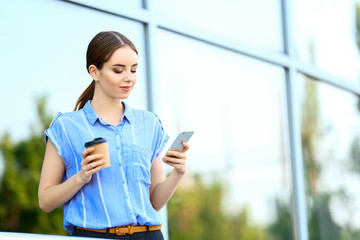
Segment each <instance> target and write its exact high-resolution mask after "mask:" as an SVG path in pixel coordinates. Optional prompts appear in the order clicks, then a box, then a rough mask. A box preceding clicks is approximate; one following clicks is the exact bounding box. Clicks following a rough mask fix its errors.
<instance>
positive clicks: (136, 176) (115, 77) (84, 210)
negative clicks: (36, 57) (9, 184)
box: [38, 31, 189, 239]
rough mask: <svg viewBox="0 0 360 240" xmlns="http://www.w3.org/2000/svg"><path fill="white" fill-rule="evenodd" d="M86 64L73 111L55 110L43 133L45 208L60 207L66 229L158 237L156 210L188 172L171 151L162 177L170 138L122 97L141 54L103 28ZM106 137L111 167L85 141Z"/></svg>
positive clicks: (129, 87) (89, 234) (77, 233)
mask: <svg viewBox="0 0 360 240" xmlns="http://www.w3.org/2000/svg"><path fill="white" fill-rule="evenodd" d="M86 57H87V66H86V67H87V70H88V72H89V74H90V75H91V77H92V79H93V81H92V83H91V84H90V86H89V87H88V88H87V89H86V90H85V91H84V93H83V94H82V95H81V96H80V97H79V99H78V101H77V103H76V106H75V111H74V112H69V113H63V114H62V113H59V114H58V115H57V116H56V117H55V118H54V120H53V122H52V123H51V124H50V127H49V128H48V129H47V130H46V131H45V140H46V144H47V145H46V152H45V157H44V163H43V168H42V173H41V179H40V184H39V193H38V195H39V205H40V208H41V209H43V210H44V211H45V212H50V211H52V210H53V209H54V208H57V207H59V206H61V205H64V227H65V229H66V230H67V231H68V232H69V233H70V234H71V235H74V236H86V237H102V238H112V239H114V238H118V239H163V236H162V234H161V231H160V228H161V219H160V217H159V215H158V211H159V210H160V209H161V208H162V207H163V206H164V205H165V204H166V203H167V202H168V200H169V199H170V198H171V196H172V195H173V193H174V192H175V189H176V187H177V185H178V183H179V181H180V179H181V178H182V176H183V175H184V173H185V162H186V155H185V152H186V151H187V150H188V149H189V146H188V144H187V143H183V145H184V150H183V151H182V152H179V151H169V152H167V153H166V155H165V157H164V162H165V163H166V164H168V165H170V166H172V167H173V170H172V172H171V173H170V175H169V176H168V177H167V178H166V179H165V175H164V168H163V160H162V157H161V154H160V153H161V151H162V150H163V148H164V146H165V144H166V143H167V141H168V136H167V134H166V133H165V132H164V130H163V128H162V125H161V122H160V120H159V119H158V117H157V116H156V115H155V114H153V113H150V112H148V111H144V110H136V109H133V108H131V107H130V106H129V105H128V104H126V103H124V102H122V100H123V99H126V98H128V97H129V95H130V93H131V91H132V90H133V88H134V86H135V84H136V79H137V75H136V68H137V66H138V53H137V50H136V48H135V46H134V44H133V43H132V42H131V41H130V40H129V39H127V38H126V37H125V36H124V35H122V34H120V33H118V32H113V31H109V32H100V33H99V34H97V35H96V36H95V37H94V38H93V39H92V40H91V42H90V43H89V46H88V49H87V54H86ZM98 137H103V138H105V139H106V140H107V141H108V145H109V153H110V162H111V166H110V167H107V168H102V165H103V164H104V162H105V161H104V159H103V154H91V153H92V152H93V151H94V148H92V147H90V148H87V149H85V147H84V143H85V142H88V141H91V140H93V139H94V138H98Z"/></svg>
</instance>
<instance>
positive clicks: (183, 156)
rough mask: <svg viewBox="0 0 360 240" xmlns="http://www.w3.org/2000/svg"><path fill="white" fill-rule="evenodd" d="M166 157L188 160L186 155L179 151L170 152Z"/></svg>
mask: <svg viewBox="0 0 360 240" xmlns="http://www.w3.org/2000/svg"><path fill="white" fill-rule="evenodd" d="M166 156H169V157H176V158H181V159H186V154H185V153H183V152H179V151H168V152H167V154H166Z"/></svg>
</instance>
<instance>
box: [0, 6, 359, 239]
mask: <svg viewBox="0 0 360 240" xmlns="http://www.w3.org/2000/svg"><path fill="white" fill-rule="evenodd" d="M356 5H357V2H356V1H351V0H349V1H343V0H334V1H331V2H329V1H325V0H316V1H310V0H255V1H247V0H224V1H218V0H211V1H205V0H198V1H189V0H182V1H172V0H170V1H169V0H157V1H156V0H137V1H136V0H101V1H87V0H71V1H70V0H69V1H51V0H31V1H29V0H16V1H14V0H2V1H1V3H0V10H1V14H0V26H1V29H2V31H1V33H0V43H1V45H0V56H1V57H0V66H2V67H4V68H3V69H4V71H5V73H3V74H2V78H1V80H0V81H1V93H3V94H2V96H1V101H0V109H1V110H2V113H3V114H4V115H3V116H5V117H2V118H1V119H0V131H3V130H5V129H7V130H8V131H10V132H12V133H13V134H14V136H15V137H16V138H18V139H21V138H23V137H24V136H26V134H28V132H29V130H28V125H27V124H28V122H31V121H33V120H34V119H36V115H35V110H34V109H35V104H34V101H33V97H34V96H36V95H37V94H42V93H46V94H47V95H48V96H49V97H48V101H49V106H50V108H51V109H52V110H54V111H56V112H57V111H62V112H66V111H72V109H73V107H74V105H75V102H76V99H77V97H78V96H79V95H80V94H81V93H82V91H83V90H84V89H85V88H86V86H87V85H88V84H89V83H90V80H91V79H90V76H89V75H88V73H87V72H86V68H85V52H86V48H87V44H88V42H89V41H90V40H91V38H92V37H93V36H94V35H95V34H96V33H98V32H99V31H103V30H115V31H119V32H121V33H123V34H124V35H126V36H127V37H129V38H130V39H131V40H132V41H133V42H134V43H135V45H136V46H137V49H138V52H139V68H138V82H137V85H136V88H135V90H134V92H133V95H132V96H131V97H130V98H129V99H128V100H126V101H128V102H129V104H130V105H131V106H133V107H134V108H142V109H148V110H150V111H153V112H154V113H156V114H157V115H159V117H160V119H161V120H162V123H163V125H164V128H165V130H166V131H167V132H168V134H169V135H170V136H171V137H172V138H173V137H175V136H176V135H177V133H178V132H180V131H185V130H194V131H195V134H194V136H193V138H192V139H191V141H190V145H191V149H190V151H189V152H188V163H187V166H188V171H187V174H186V175H185V177H184V179H183V181H182V182H181V184H180V186H179V189H178V190H177V192H176V193H175V195H174V197H173V198H172V199H171V200H170V202H169V203H168V205H167V208H166V209H164V210H162V214H163V216H164V223H165V224H164V228H163V232H164V235H165V237H166V239H171V240H175V239H243V240H262V239H264V240H265V239H273V240H278V239H279V240H280V239H289V240H332V239H334V240H335V239H336V240H339V239H341V240H345V239H358V238H360V204H359V203H360V191H359V186H360V131H359V130H360V121H359V120H360V107H359V106H360V104H359V97H358V96H359V95H360V81H359V80H360V49H359V46H357V42H356V34H355V33H356V31H357V30H356ZM324 6H326V7H324ZM334 16H336V17H334ZM70 86H71V87H70ZM9 102H11V103H12V104H9ZM2 169H3V170H2V171H5V170H6V168H5V166H2ZM4 169H5V170H4ZM170 170H171V169H170V168H169V167H167V168H166V171H170ZM209 236H211V237H213V238H211V237H209Z"/></svg>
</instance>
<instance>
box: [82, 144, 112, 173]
mask: <svg viewBox="0 0 360 240" xmlns="http://www.w3.org/2000/svg"><path fill="white" fill-rule="evenodd" d="M89 147H92V148H94V151H93V152H91V153H90V155H93V154H104V157H103V158H101V159H99V160H105V163H104V165H103V168H107V167H110V155H109V146H108V142H107V141H106V139H105V138H102V137H99V138H95V139H94V140H92V141H90V142H86V143H85V148H86V149H87V148H89Z"/></svg>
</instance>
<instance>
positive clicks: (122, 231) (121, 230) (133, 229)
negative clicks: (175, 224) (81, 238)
mask: <svg viewBox="0 0 360 240" xmlns="http://www.w3.org/2000/svg"><path fill="white" fill-rule="evenodd" d="M76 229H80V230H86V231H92V232H100V233H113V234H114V233H115V234H116V235H119V236H123V235H126V234H128V235H132V234H134V233H139V232H146V231H148V230H149V231H155V230H160V229H161V225H155V226H133V225H128V226H121V227H112V228H107V229H91V228H82V227H76Z"/></svg>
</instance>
